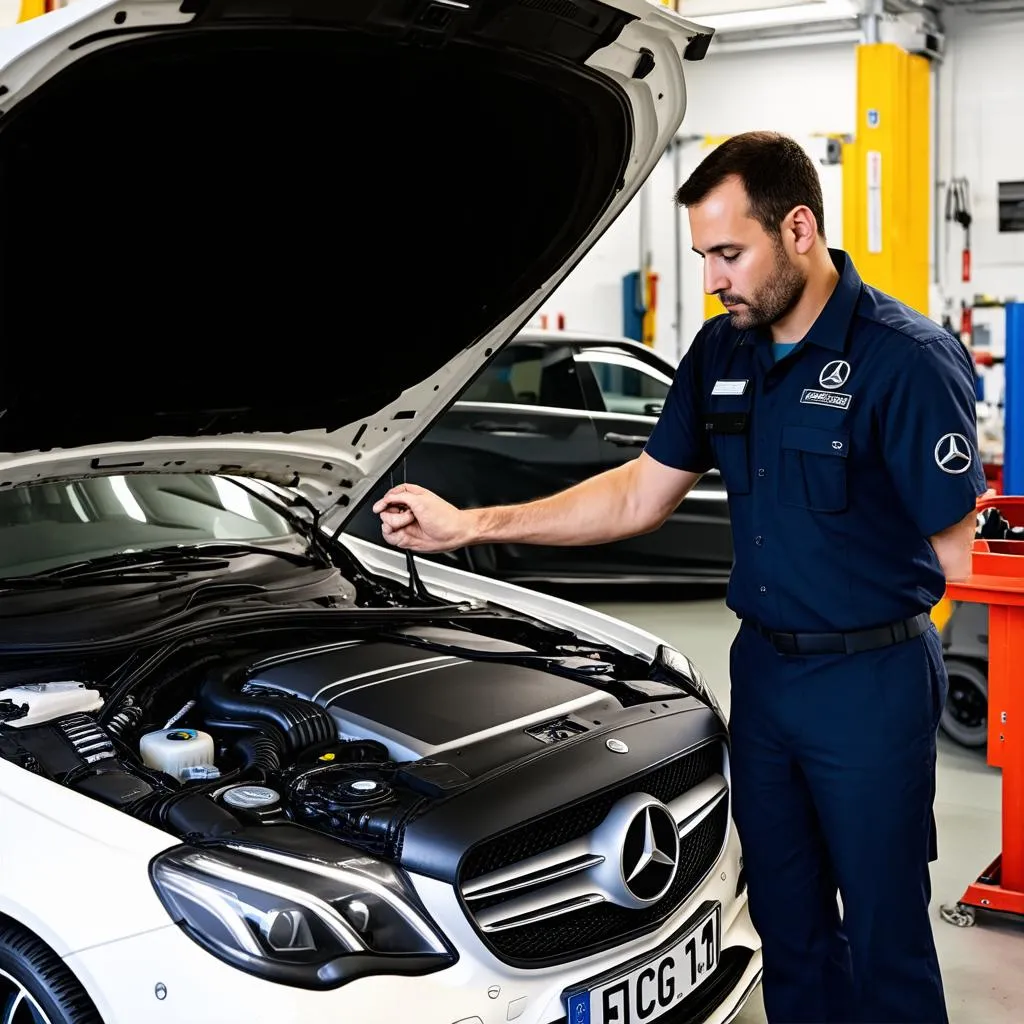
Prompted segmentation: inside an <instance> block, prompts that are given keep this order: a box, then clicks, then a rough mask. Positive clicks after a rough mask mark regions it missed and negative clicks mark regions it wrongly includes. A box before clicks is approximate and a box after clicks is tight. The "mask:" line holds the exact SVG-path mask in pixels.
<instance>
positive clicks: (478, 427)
mask: <svg viewBox="0 0 1024 1024" xmlns="http://www.w3.org/2000/svg"><path fill="white" fill-rule="evenodd" d="M469 429H470V430H475V431H476V432H477V433H480V434H531V435H533V434H537V435H539V434H540V431H539V430H537V428H536V427H535V426H534V425H533V424H532V423H498V422H496V421H495V420H478V421H477V422H476V423H471V424H470V427H469Z"/></svg>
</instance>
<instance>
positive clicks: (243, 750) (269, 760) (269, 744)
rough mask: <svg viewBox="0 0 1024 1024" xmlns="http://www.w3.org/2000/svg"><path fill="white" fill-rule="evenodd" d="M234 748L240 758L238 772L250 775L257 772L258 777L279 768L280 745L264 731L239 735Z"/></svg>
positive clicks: (263, 776) (262, 776)
mask: <svg viewBox="0 0 1024 1024" xmlns="http://www.w3.org/2000/svg"><path fill="white" fill-rule="evenodd" d="M234 750H235V751H237V752H238V754H239V755H240V756H241V759H242V767H241V769H240V773H241V774H242V775H245V776H247V777H248V776H250V775H251V774H253V773H254V772H259V775H260V778H261V780H262V779H265V778H266V776H267V775H268V774H271V773H274V772H278V771H280V770H281V746H280V744H279V743H278V742H277V741H276V740H275V738H274V737H273V736H272V735H270V734H268V733H265V732H251V733H248V734H247V735H244V736H241V737H239V738H238V739H237V740H236V741H235V743H234Z"/></svg>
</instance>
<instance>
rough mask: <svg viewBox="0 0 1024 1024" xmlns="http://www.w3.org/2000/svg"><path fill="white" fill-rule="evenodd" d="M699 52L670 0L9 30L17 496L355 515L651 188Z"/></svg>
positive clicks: (4, 209) (6, 224)
mask: <svg viewBox="0 0 1024 1024" xmlns="http://www.w3.org/2000/svg"><path fill="white" fill-rule="evenodd" d="M709 39H710V33H709V32H708V31H707V30H704V29H701V28H700V27H698V26H696V25H693V24H692V23H690V22H687V21H685V20H684V19H682V18H680V17H678V16H677V15H676V14H674V13H673V12H671V11H670V10H668V9H666V8H664V7H662V6H660V5H659V4H657V3H654V2H648V0H605V2H595V0H558V3H551V2H547V0H346V2H340V0H173V2H164V0H135V2H133V0H127V2H126V0H102V2H95V0H80V2H77V3H74V4H72V5H71V6H69V7H66V8H63V9H61V10H58V11H55V12H53V13H51V14H47V15H44V16H42V17H39V18H36V19H33V20H31V21H28V22H25V23H23V24H21V25H18V26H17V27H15V28H13V29H8V30H6V31H5V32H4V33H3V34H2V38H0V174H2V176H3V182H4V187H3V189H2V192H0V338H2V339H3V344H2V353H3V354H2V356H0V359H2V367H3V370H2V373H0V488H4V487H10V486H16V485H17V484H19V483H24V482H29V481H32V482H35V481H39V480H44V479H59V478H68V477H75V476H82V475H97V474H109V473H117V474H123V473H126V472H147V471H159V472H168V471H181V472H190V473H192V472H223V473H230V474H233V475H238V476H252V477H257V478H263V479H266V480H269V481H272V482H274V483H277V484H279V485H284V486H288V487H292V488H297V489H299V490H301V491H302V492H303V493H304V494H305V495H306V496H307V497H309V498H310V499H312V500H313V501H314V502H316V503H317V505H318V506H319V507H320V508H322V509H324V510H327V509H328V508H331V507H334V506H337V507H338V509H339V513H338V514H339V515H340V516H342V517H344V516H347V515H348V514H350V513H351V511H352V510H353V509H354V508H355V507H356V505H358V503H359V500H360V498H361V497H363V496H365V495H366V494H367V492H368V491H369V490H370V489H371V488H372V487H373V485H374V483H375V482H376V481H377V480H379V479H380V478H381V477H382V475H383V474H385V473H387V472H388V471H389V470H391V469H392V468H393V467H394V466H395V465H396V464H398V463H399V462H400V461H401V459H402V455H403V452H405V451H406V450H407V448H408V447H409V445H410V444H411V443H412V442H413V441H414V439H415V438H416V437H417V436H418V435H420V434H421V433H422V432H423V431H424V430H425V429H426V428H427V427H428V426H429V425H430V423H431V422H432V421H433V420H435V419H436V418H437V417H438V416H439V415H440V414H441V413H442V412H443V411H444V409H445V408H446V407H447V406H448V405H450V404H451V403H452V402H453V401H454V400H455V399H456V397H457V396H458V394H459V393H460V392H461V391H462V390H463V389H464V388H465V387H466V385H467V384H468V383H469V381H470V380H471V379H472V378H473V376H474V375H475V374H476V373H477V372H478V371H479V370H480V369H481V367H482V366H483V365H484V364H485V362H486V361H487V360H488V358H489V357H490V356H491V355H492V354H493V353H494V352H495V350H496V349H497V348H498V347H500V346H501V345H502V344H503V343H504V342H505V341H506V340H507V339H508V338H509V337H510V336H511V335H512V334H513V333H514V332H515V331H516V330H517V329H518V328H519V327H521V326H522V325H523V324H524V323H525V322H526V321H527V320H528V319H529V317H530V315H531V314H532V313H533V311H534V310H535V309H536V308H537V307H538V306H539V305H540V304H541V303H542V302H543V300H544V298H545V297H546V296H547V295H548V294H549V293H550V292H551V291H552V290H553V289H554V288H555V287H556V286H557V284H558V283H559V282H560V280H561V279H562V278H563V277H564V276H565V274H566V273H568V271H569V270H570V269H571V268H572V267H573V266H574V265H575V264H576V263H577V262H578V260H579V259H580V258H581V257H582V256H583V254H584V253H585V252H586V251H587V250H588V249H589V248H590V247H591V246H592V245H593V243H594V242H595V240H596V239H597V238H598V237H599V236H600V235H601V234H602V233H603V231H604V230H605V229H606V228H607V226H608V225H609V223H610V222H611V221H612V220H613V219H614V218H615V217H616V216H617V214H618V213H619V212H620V211H621V210H622V208H623V207H624V206H625V205H626V203H627V202H628V201H629V200H630V199H631V198H632V196H633V195H634V194H635V193H636V191H637V189H638V188H639V187H640V185H641V184H642V182H643V181H644V179H645V178H646V177H647V175H648V174H649V173H650V171H651V169H652V168H653V166H654V164H655V163H656V162H657V160H658V158H659V157H660V155H661V153H662V152H663V151H664V149H665V147H666V146H667V144H668V143H669V141H670V140H671V138H672V136H673V134H674V133H675V131H676V129H677V128H678V126H679V124H680V122H681V120H682V117H683V112H684V108H685V86H684V78H683V65H682V61H683V58H684V57H686V58H689V59H700V58H701V57H702V56H703V55H704V52H705V51H706V49H707V43H708V41H709ZM332 518H333V517H332Z"/></svg>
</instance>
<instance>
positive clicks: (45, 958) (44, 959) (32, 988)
mask: <svg viewBox="0 0 1024 1024" xmlns="http://www.w3.org/2000/svg"><path fill="white" fill-rule="evenodd" d="M0 1021H2V1022H3V1024H103V1021H102V1019H101V1018H100V1015H99V1013H98V1012H97V1010H96V1007H95V1006H93V1004H92V1000H91V999H90V998H89V997H88V995H86V992H85V989H83V988H82V986H81V985H80V984H79V983H78V981H77V979H76V978H75V976H74V975H73V974H72V973H71V972H70V971H69V970H68V969H67V967H66V966H65V965H64V963H63V961H62V960H61V959H60V957H59V956H57V954H56V953H54V952H53V950H52V949H50V947H49V946H47V945H46V944H45V943H44V942H42V941H41V940H39V939H37V938H36V937H35V936H34V935H31V934H30V933H28V932H26V931H23V930H22V929H21V928H18V927H17V926H14V925H0Z"/></svg>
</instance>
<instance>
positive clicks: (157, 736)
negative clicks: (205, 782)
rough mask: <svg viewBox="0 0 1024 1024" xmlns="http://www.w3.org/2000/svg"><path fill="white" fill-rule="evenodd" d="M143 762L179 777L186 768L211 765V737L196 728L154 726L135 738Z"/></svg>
mask: <svg viewBox="0 0 1024 1024" xmlns="http://www.w3.org/2000/svg"><path fill="white" fill-rule="evenodd" d="M139 753H140V754H141V755H142V760H143V763H144V764H146V765H148V766H149V767H150V768H156V769H157V771H161V772H166V773H167V774H168V775H173V776H174V778H176V779H180V778H181V777H182V773H183V772H184V771H185V769H186V768H194V767H197V766H199V765H212V764H213V737H212V736H211V735H210V734H209V733H206V732H200V731H199V730H198V729H158V730H157V731H155V732H147V733H146V735H145V736H143V737H142V739H141V740H140V741H139Z"/></svg>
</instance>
